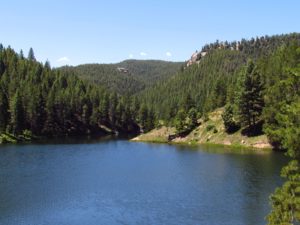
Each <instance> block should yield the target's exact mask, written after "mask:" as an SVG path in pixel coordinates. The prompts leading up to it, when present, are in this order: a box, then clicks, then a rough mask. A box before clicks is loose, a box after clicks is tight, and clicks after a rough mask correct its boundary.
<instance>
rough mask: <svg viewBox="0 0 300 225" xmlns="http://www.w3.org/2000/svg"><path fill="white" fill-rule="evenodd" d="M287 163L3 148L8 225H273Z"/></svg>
mask: <svg viewBox="0 0 300 225" xmlns="http://www.w3.org/2000/svg"><path fill="white" fill-rule="evenodd" d="M286 163H287V159H286V158H285V157H284V156H283V154H279V153H263V154H251V153H248V152H246V153H243V154H240V153H234V152H231V151H228V150H225V149H224V151H223V150H222V149H221V150H220V149H214V148H210V149H208V150H207V149H205V148H204V147H196V148H195V147H193V148H192V147H189V146H172V145H167V144H145V143H133V142H129V141H126V140H102V141H85V142H82V141H76V142H68V143H64V142H58V143H52V144H51V143H50V144H49V143H48V144H25V145H2V146H0V224H1V225H102V224H104V225H106V224H107V225H114V224H128V225H134V224H141V225H147V224H151V225H160V224H180V225H183V224H184V225H189V224H191V225H195V224H201V225H202V224H203V225H223V224H224V225H247V224H249V225H260V224H266V221H265V220H264V218H265V216H266V215H267V214H268V212H269V210H270V207H269V200H268V199H269V195H270V193H271V192H273V191H274V189H275V187H276V186H278V185H280V184H281V183H282V180H281V179H280V176H279V173H280V169H281V167H282V166H283V165H285V164H286Z"/></svg>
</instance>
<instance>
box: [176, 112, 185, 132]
mask: <svg viewBox="0 0 300 225" xmlns="http://www.w3.org/2000/svg"><path fill="white" fill-rule="evenodd" d="M185 119H186V114H185V111H184V110H183V109H180V110H179V111H178V112H177V115H176V117H175V128H176V133H177V134H181V133H184V132H185V131H186V127H185Z"/></svg>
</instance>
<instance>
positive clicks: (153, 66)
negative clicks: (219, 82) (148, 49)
mask: <svg viewBox="0 0 300 225" xmlns="http://www.w3.org/2000/svg"><path fill="white" fill-rule="evenodd" d="M182 65H183V63H182V62H178V63H175V62H165V61H160V60H125V61H123V62H120V63H116V64H84V65H79V66H76V67H71V66H64V67H61V68H59V69H58V70H60V71H63V72H71V73H74V74H76V75H77V76H78V77H80V78H82V79H84V80H88V81H91V82H93V83H96V84H100V85H102V86H104V87H106V88H108V89H109V90H111V91H114V92H117V93H118V94H121V95H132V94H136V93H138V92H141V91H142V90H144V89H146V88H148V87H151V86H153V85H154V84H156V83H158V82H162V81H164V80H167V79H168V78H169V77H171V76H172V75H174V74H176V73H177V71H178V70H179V69H180V67H182Z"/></svg>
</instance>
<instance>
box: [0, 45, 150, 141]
mask: <svg viewBox="0 0 300 225" xmlns="http://www.w3.org/2000/svg"><path fill="white" fill-rule="evenodd" d="M135 104H136V105H138V104H137V100H136V101H135ZM138 110H139V109H138V108H136V106H134V107H133V105H132V101H131V98H129V97H128V98H127V97H126V96H120V95H118V94H116V93H114V92H113V91H108V90H107V89H104V88H103V86H101V85H95V84H91V83H89V82H86V81H82V80H80V79H79V78H78V77H77V76H76V75H74V74H72V73H71V72H69V71H58V70H53V69H51V67H50V63H49V62H46V63H45V64H44V65H43V64H41V63H39V62H37V61H36V60H35V57H34V53H33V50H32V49H31V50H30V51H29V55H28V59H26V58H24V56H22V54H17V53H16V52H15V51H14V50H13V49H11V48H10V47H8V48H3V47H2V48H1V51H0V131H1V132H2V133H3V132H6V131H8V132H12V133H14V135H16V137H17V138H19V137H21V136H24V135H22V133H23V131H24V130H28V131H30V132H32V134H33V135H37V136H43V135H47V136H52V135H54V136H57V135H78V134H86V133H100V134H102V133H105V132H107V131H108V130H112V131H118V132H126V133H128V132H129V133H131V132H138V131H139V127H138V125H137V118H136V114H137V113H136V112H137V111H138ZM151 116H152V117H153V114H151ZM150 125H151V126H152V124H151V123H150ZM4 139H5V140H6V138H4Z"/></svg>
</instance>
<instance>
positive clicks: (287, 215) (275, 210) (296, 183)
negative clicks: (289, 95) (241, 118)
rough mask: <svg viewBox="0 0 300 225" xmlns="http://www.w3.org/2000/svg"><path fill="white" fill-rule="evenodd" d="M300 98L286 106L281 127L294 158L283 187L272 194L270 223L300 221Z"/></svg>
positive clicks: (273, 224)
mask: <svg viewBox="0 0 300 225" xmlns="http://www.w3.org/2000/svg"><path fill="white" fill-rule="evenodd" d="M299 115H300V100H299V101H298V102H297V103H294V104H292V105H291V106H286V114H285V115H282V117H281V121H280V122H281V123H283V126H282V128H281V129H280V134H281V136H282V140H283V145H284V147H286V148H287V149H288V155H289V156H290V157H291V158H292V160H291V161H290V162H289V164H288V165H287V166H285V167H284V168H283V169H282V171H281V175H282V176H283V177H284V178H286V182H285V183H284V184H283V185H282V187H280V188H277V189H276V191H275V193H274V194H273V195H272V196H271V202H272V211H271V213H270V214H269V216H268V221H269V225H277V224H278V225H279V224H280V225H281V224H287V225H292V224H299V222H300V163H299V162H300V138H299V137H300V117H299Z"/></svg>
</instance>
